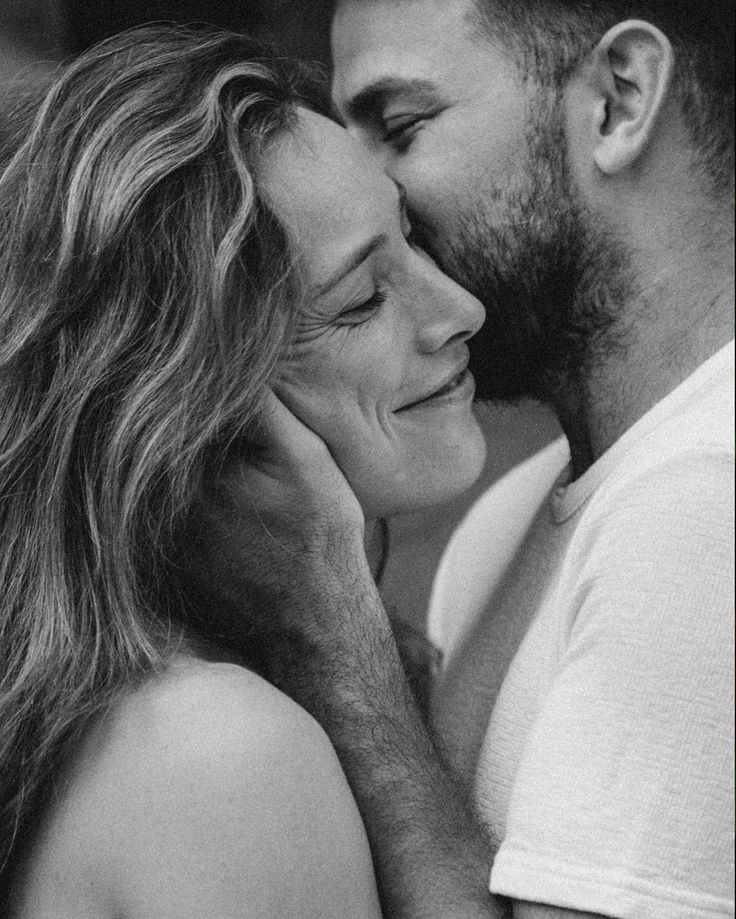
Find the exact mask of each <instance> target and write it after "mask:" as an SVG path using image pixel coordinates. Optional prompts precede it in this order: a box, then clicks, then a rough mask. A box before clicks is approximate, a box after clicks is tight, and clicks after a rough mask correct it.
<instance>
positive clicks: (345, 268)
mask: <svg viewBox="0 0 736 919" xmlns="http://www.w3.org/2000/svg"><path fill="white" fill-rule="evenodd" d="M387 240H388V237H387V236H386V234H385V233H381V234H380V235H379V236H374V237H373V239H369V240H368V242H367V243H365V245H363V246H361V247H360V249H358V250H357V251H356V252H353V253H352V254H351V255H350V256H349V257H348V258H347V259H346V261H345V262H344V263H343V264H342V265H340V267H339V268H338V269H337V271H336V272H335V273H334V274H333V275H332V276H331V277H329V278H328V279H327V280H326V281H324V283H322V284H320V285H319V287H317V288H315V290H314V296H315V297H324V296H325V295H326V294H328V293H329V292H330V291H331V290H332V289H333V288H334V287H337V285H338V284H339V283H340V281H342V280H344V279H345V278H346V277H347V276H348V275H349V274H351V272H353V271H355V269H356V268H359V267H360V266H361V265H362V264H363V262H364V261H365V260H366V259H368V258H370V257H371V255H373V253H374V252H375V251H376V249H379V248H380V247H381V246H382V245H383V244H384V243H385V242H387Z"/></svg>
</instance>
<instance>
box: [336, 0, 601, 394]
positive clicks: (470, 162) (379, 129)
mask: <svg viewBox="0 0 736 919" xmlns="http://www.w3.org/2000/svg"><path fill="white" fill-rule="evenodd" d="M472 12H473V3H472V0H401V2H397V0H341V2H340V3H339V4H338V8H337V12H336V15H335V19H334V23H333V35H332V38H333V55H334V63H335V77H334V96H335V100H336V103H337V106H338V108H339V110H340V112H341V113H342V115H343V117H344V118H345V121H346V123H347V125H348V128H349V130H350V131H351V133H353V134H354V135H355V136H356V137H357V138H358V139H359V140H360V141H361V142H362V143H363V144H364V146H365V147H366V148H367V149H368V150H369V151H370V153H371V154H372V155H373V156H374V157H375V158H376V159H377V160H378V161H379V162H380V165H381V166H382V167H383V168H384V169H385V170H386V171H387V173H388V174H389V175H390V176H391V178H393V179H394V180H395V181H396V182H398V183H399V184H401V185H402V186H403V187H404V188H405V189H406V192H407V200H408V203H409V207H410V213H411V217H412V221H413V224H414V227H415V230H416V232H417V236H418V241H419V242H420V244H421V245H422V246H423V247H424V248H426V249H427V250H428V251H429V253H430V254H431V255H432V256H433V257H434V258H435V260H436V261H438V262H439V264H440V265H441V266H442V267H443V268H444V270H445V271H446V272H447V273H448V274H450V275H451V276H452V277H453V278H454V279H455V280H457V281H459V282H460V283H461V284H463V285H464V286H465V287H466V288H467V289H469V290H470V291H471V292H472V293H473V294H475V295H476V296H477V297H478V298H479V299H480V300H481V301H482V302H483V303H484V305H485V306H486V309H487V311H488V322H487V324H486V326H485V329H484V330H483V331H482V332H481V333H480V334H479V335H478V336H477V337H476V339H475V343H474V348H473V347H472V346H471V350H473V366H474V370H475V373H476V377H477V379H478V385H479V395H480V396H481V397H485V398H503V399H514V398H518V397H523V396H527V395H531V396H537V397H541V398H546V397H548V396H549V389H550V386H551V383H550V377H551V376H554V374H553V373H550V369H551V368H552V367H553V365H554V366H555V368H557V365H559V364H561V363H569V357H566V356H565V355H566V354H568V353H569V351H570V349H571V348H574V347H576V346H577V345H578V344H579V342H578V340H579V339H580V337H581V336H583V337H584V336H586V335H587V334H588V330H587V329H584V328H580V327H579V326H580V322H579V321H573V317H572V316H571V315H570V316H566V315H565V313H566V312H567V313H570V312H571V309H572V306H571V304H572V303H573V300H574V298H575V293H576V289H577V285H578V282H579V280H580V277H581V275H582V274H583V273H584V270H585V269H584V266H583V264H582V263H583V261H584V257H583V252H584V250H585V244H584V240H585V238H586V235H589V234H586V233H585V232H584V231H583V228H582V219H581V217H580V212H579V208H578V207H577V205H576V196H575V195H574V193H573V192H572V191H571V189H570V183H569V181H568V178H567V171H566V168H565V159H566V158H565V152H564V151H565V132H564V126H563V125H564V118H563V115H562V112H561V105H560V102H559V100H558V98H557V96H556V94H555V93H554V92H553V91H550V90H544V91H543V90H542V89H541V88H540V87H539V85H538V84H536V83H535V82H534V81H533V80H525V79H524V74H523V72H522V69H521V67H520V65H519V62H517V61H516V59H515V57H514V54H513V52H511V51H510V50H509V49H508V48H505V47H503V46H502V45H500V44H494V43H493V42H492V41H491V40H490V39H489V37H488V36H487V35H486V34H484V33H483V32H482V31H481V29H480V26H479V25H478V23H477V22H476V21H474V19H473V18H472V15H471V14H472ZM588 318H589V317H588Z"/></svg>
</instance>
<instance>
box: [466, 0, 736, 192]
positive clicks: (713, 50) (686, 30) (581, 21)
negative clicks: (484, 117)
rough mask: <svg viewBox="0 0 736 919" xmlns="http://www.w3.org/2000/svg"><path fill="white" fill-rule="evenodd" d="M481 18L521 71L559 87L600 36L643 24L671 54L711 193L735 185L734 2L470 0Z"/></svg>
mask: <svg viewBox="0 0 736 919" xmlns="http://www.w3.org/2000/svg"><path fill="white" fill-rule="evenodd" d="M475 4H476V7H477V12H478V14H479V20H480V23H481V24H482V26H483V28H484V29H485V31H487V33H488V34H489V35H490V36H491V37H492V38H493V39H495V40H498V41H501V42H502V43H503V44H504V45H506V46H508V47H512V48H513V49H514V50H515V51H516V52H517V53H519V54H520V58H521V60H522V62H523V64H524V67H525V69H526V72H527V74H528V75H529V76H530V77H532V78H533V79H535V80H537V81H539V82H540V83H542V84H543V85H547V86H557V87H562V86H564V84H565V83H566V82H567V80H568V79H569V78H570V77H571V76H572V75H573V74H574V73H575V71H576V70H577V69H578V67H579V66H580V64H581V63H582V62H583V61H584V60H585V58H586V57H587V55H588V54H589V53H590V52H591V51H592V50H593V48H594V47H595V46H596V44H597V43H598V41H599V40H600V39H601V38H602V37H603V35H604V34H605V33H606V32H607V31H608V29H610V28H611V27H613V26H614V25H616V23H617V22H622V21H624V20H626V19H643V20H646V21H647V22H650V23H652V25H655V26H657V27H658V28H659V29H661V30H662V32H664V33H665V35H667V37H668V38H669V40H670V41H671V42H672V45H673V47H674V49H675V54H676V61H677V68H676V89H677V92H678V94H679V97H680V100H681V105H682V112H683V117H684V119H685V124H686V125H687V128H688V130H689V131H690V135H691V138H692V141H693V145H694V148H695V150H696V151H697V153H698V158H699V162H700V164H701V166H702V169H703V172H704V173H705V175H706V176H707V177H708V178H709V179H710V181H711V184H712V188H713V191H715V192H717V193H722V192H723V191H724V190H725V191H730V190H731V189H732V188H733V170H734V2H733V0H689V2H685V0H475Z"/></svg>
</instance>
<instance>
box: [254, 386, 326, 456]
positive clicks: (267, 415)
mask: <svg viewBox="0 0 736 919" xmlns="http://www.w3.org/2000/svg"><path fill="white" fill-rule="evenodd" d="M257 438H258V446H260V447H261V448H263V449H266V450H272V451H274V452H275V453H277V454H279V453H280V454H281V455H286V456H288V457H290V458H295V459H297V460H301V461H304V460H306V459H307V458H308V456H309V454H310V453H312V452H313V451H315V450H318V451H320V452H322V451H325V450H326V449H327V448H326V447H325V445H324V443H323V441H322V440H321V439H320V438H319V437H318V436H317V435H316V434H315V433H314V432H313V431H312V430H310V428H308V427H307V426H306V425H305V424H304V423H303V422H302V421H300V419H299V418H297V416H296V415H295V414H294V413H293V412H292V411H291V410H290V409H289V408H287V406H286V405H285V404H284V402H282V401H281V399H280V398H279V397H278V396H277V395H276V393H275V392H274V391H273V390H272V389H271V388H270V387H267V388H266V391H265V394H264V397H263V403H262V408H261V413H260V416H259V420H258V432H257Z"/></svg>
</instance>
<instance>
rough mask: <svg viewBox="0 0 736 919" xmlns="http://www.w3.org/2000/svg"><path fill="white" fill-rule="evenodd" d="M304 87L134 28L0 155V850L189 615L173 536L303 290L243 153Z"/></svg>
mask: <svg viewBox="0 0 736 919" xmlns="http://www.w3.org/2000/svg"><path fill="white" fill-rule="evenodd" d="M302 103H303V104H305V105H307V106H309V107H311V108H313V109H315V108H316V109H318V110H320V109H321V106H322V102H321V99H320V92H319V91H318V90H316V89H315V87H314V86H313V85H312V83H311V81H310V80H306V81H305V80H304V79H303V74H302V73H301V72H300V71H299V70H297V69H296V68H295V67H294V65H292V64H289V63H286V62H283V61H278V60H274V59H273V58H271V57H269V56H268V55H266V54H265V53H264V52H263V50H262V49H260V48H257V47H256V46H255V45H254V44H253V43H252V42H251V41H249V40H248V39H246V38H244V37H242V36H237V35H232V34H227V33H221V32H213V31H208V32H200V31H197V32H192V31H188V30H182V29H177V28H174V27H164V26H162V27H148V28H145V29H137V30H134V31H132V32H129V33H126V34H124V35H122V36H117V37H115V38H114V39H111V40H109V41H107V42H105V43H103V44H102V45H99V46H98V47H96V48H95V49H93V50H92V51H90V52H88V53H86V54H85V55H83V56H82V57H81V58H79V59H78V60H76V61H75V62H73V63H72V64H71V65H69V66H67V67H66V68H65V69H63V70H62V71H61V72H60V74H59V75H57V76H56V77H55V78H54V79H53V80H52V83H51V85H50V88H49V87H47V90H46V91H45V93H44V95H43V97H42V98H40V99H38V100H36V103H35V104H34V105H32V106H31V105H29V104H28V102H27V101H26V103H25V105H24V106H23V110H22V111H18V112H16V115H15V117H14V118H11V119H10V120H8V121H7V122H6V125H5V132H4V133H5V134H6V135H7V137H9V138H15V140H12V139H11V140H10V141H9V144H10V147H9V148H8V147H6V149H5V150H4V151H3V155H2V158H1V159H0V162H2V164H3V168H2V173H0V865H5V866H6V867H7V870H6V874H5V876H6V877H7V875H8V874H9V871H10V866H11V864H12V862H13V861H14V859H15V856H16V854H17V853H18V852H19V851H20V849H21V843H22V841H23V839H24V837H25V836H26V835H27V833H28V832H29V830H30V829H32V827H33V826H34V823H35V819H36V818H37V815H38V812H39V809H40V808H42V807H43V804H44V802H45V800H46V795H47V793H48V788H49V785H50V780H51V778H52V776H53V774H54V771H55V770H56V769H57V767H58V766H59V764H60V762H61V761H62V759H63V758H64V756H65V755H66V752H67V751H68V749H69V747H70V745H71V744H73V743H74V742H75V740H77V739H78V738H79V735H80V732H81V731H83V730H84V728H85V726H88V725H89V722H90V719H91V718H92V717H93V716H95V715H96V714H99V713H100V712H101V711H102V710H104V709H105V708H106V707H107V706H109V704H110V703H111V701H112V700H113V699H114V698H116V695H117V694H118V693H120V692H121V690H122V689H123V688H124V687H125V686H128V685H130V684H131V682H132V681H135V680H136V679H139V678H140V677H141V675H145V674H147V673H150V672H151V671H153V670H155V669H158V668H160V667H161V666H163V665H164V664H165V662H166V660H167V657H168V656H169V655H170V654H171V652H172V649H173V648H174V647H175V646H176V643H177V642H178V641H181V640H182V636H185V635H186V628H187V627H186V625H185V618H186V617H185V616H183V615H182V613H181V610H179V609H178V604H177V594H176V590H175V589H174V587H173V586H172V585H173V584H174V583H175V581H176V578H175V577H173V576H172V570H174V568H175V562H174V561H173V559H174V557H175V547H176V544H177V538H178V534H179V533H180V532H181V528H182V526H183V525H184V523H185V521H186V517H187V514H188V511H189V510H190V509H191V508H192V506H193V503H194V502H196V499H197V496H198V493H199V491H200V488H201V483H202V480H203V476H204V473H205V470H206V469H207V467H208V464H209V463H210V462H211V461H212V460H213V457H217V456H218V455H221V454H222V452H223V451H224V450H225V449H226V448H227V447H228V445H232V444H233V443H234V442H235V441H239V440H243V439H245V440H247V438H248V435H249V432H250V431H251V430H252V425H253V424H254V422H255V419H256V417H257V413H258V407H259V400H260V398H261V394H262V392H263V387H264V385H265V384H266V382H267V381H268V380H269V378H270V377H271V375H272V374H273V372H274V369H275V365H276V362H277V359H278V357H279V355H280V354H281V353H282V350H283V348H284V346H285V344H286V341H287V336H288V334H289V332H290V329H291V328H292V325H293V317H294V315H295V311H296V308H297V301H298V291H297V289H296V284H295V281H294V280H293V275H294V272H293V271H292V270H291V267H290V266H291V260H290V256H289V252H288V246H287V242H286V235H285V232H284V230H283V228H282V227H281V226H280V225H279V223H278V221H277V220H276V218H275V216H274V215H273V213H272V212H271V211H270V210H269V208H268V205H267V203H266V202H265V201H264V200H263V198H262V197H261V195H260V193H259V189H258V184H257V178H258V174H257V168H258V163H259V159H260V157H261V156H262V155H263V154H264V150H265V148H266V146H267V144H268V142H269V140H271V139H272V138H273V137H275V136H276V135H278V134H279V133H280V132H284V131H288V130H290V129H291V128H292V125H293V121H294V117H295V109H296V106H297V105H298V104H302Z"/></svg>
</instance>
